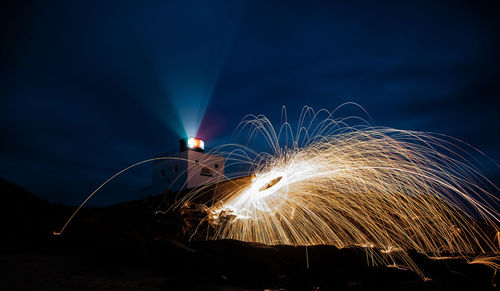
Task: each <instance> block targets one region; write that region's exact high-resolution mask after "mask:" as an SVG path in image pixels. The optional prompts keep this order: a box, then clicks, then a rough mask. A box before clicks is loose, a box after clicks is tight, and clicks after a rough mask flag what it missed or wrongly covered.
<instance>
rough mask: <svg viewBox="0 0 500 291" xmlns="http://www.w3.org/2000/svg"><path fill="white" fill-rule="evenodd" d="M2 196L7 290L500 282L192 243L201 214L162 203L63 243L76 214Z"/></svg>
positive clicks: (449, 270) (14, 194)
mask: <svg viewBox="0 0 500 291" xmlns="http://www.w3.org/2000/svg"><path fill="white" fill-rule="evenodd" d="M1 187H2V189H3V191H2V192H3V193H10V195H9V196H2V199H3V200H2V203H1V205H2V206H1V209H0V211H2V214H3V216H4V217H3V219H2V222H1V223H2V227H3V229H4V230H5V232H4V234H3V235H4V237H2V240H1V242H0V247H1V249H0V250H1V251H0V274H2V276H1V278H2V279H1V281H0V289H2V290H264V289H271V290H273V289H274V290H494V289H495V287H494V285H495V284H496V280H497V279H496V276H495V274H494V271H493V270H492V269H490V268H488V267H486V266H484V265H479V264H467V263H466V262H464V261H462V260H457V259H448V260H430V259H428V258H427V257H425V256H422V255H420V254H417V253H413V254H411V256H412V258H413V259H414V260H415V261H416V262H417V264H418V265H419V266H420V267H421V269H422V271H423V272H424V273H425V275H426V277H429V278H430V279H431V280H423V279H422V278H421V277H420V276H418V275H417V274H415V273H414V272H411V271H408V270H403V269H399V268H395V267H387V266H373V265H371V264H370V262H371V260H370V257H369V256H367V255H366V249H363V248H354V247H353V248H345V249H337V248H335V247H333V246H312V247H308V248H307V258H308V260H307V259H306V249H305V247H293V246H266V245H261V244H252V243H244V242H240V241H233V240H221V241H210V240H208V241H206V240H204V239H202V238H203V237H205V236H204V235H203V233H202V232H201V233H198V235H196V236H194V237H193V239H192V240H189V237H190V236H191V234H192V229H193V225H194V223H195V221H196V219H195V217H194V216H195V215H194V214H193V213H190V212H189V211H184V212H178V213H173V214H170V215H168V216H165V215H163V216H158V215H156V216H155V215H154V214H153V211H152V209H151V204H150V202H152V201H135V202H131V203H126V204H120V205H115V206H112V207H107V208H102V209H85V211H83V212H82V213H81V215H80V216H79V217H78V219H77V220H76V221H75V223H74V224H72V226H71V228H69V229H68V231H67V232H65V233H64V235H63V236H60V237H56V236H53V235H51V232H52V231H53V230H54V229H55V226H60V225H61V224H62V222H64V219H65V218H67V215H69V214H70V212H71V211H72V210H73V208H72V207H65V206H61V205H54V204H50V203H47V202H46V201H43V200H40V199H37V198H36V197H34V196H32V195H30V194H29V193H26V192H24V191H23V190H22V189H19V188H17V187H15V186H13V185H11V184H8V183H6V182H2V185H1ZM2 195H4V194H2ZM7 197H8V198H7ZM307 261H308V262H309V266H308V265H307Z"/></svg>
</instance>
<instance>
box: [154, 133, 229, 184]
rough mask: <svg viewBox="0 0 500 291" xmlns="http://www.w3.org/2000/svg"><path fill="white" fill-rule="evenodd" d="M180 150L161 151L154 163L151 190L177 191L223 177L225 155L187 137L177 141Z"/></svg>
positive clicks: (214, 181)
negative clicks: (206, 151) (207, 150)
mask: <svg viewBox="0 0 500 291" xmlns="http://www.w3.org/2000/svg"><path fill="white" fill-rule="evenodd" d="M179 145H180V147H179V152H177V153H176V154H163V155H161V156H160V157H168V159H159V160H156V161H155V162H154V163H153V184H152V191H153V193H154V194H161V193H164V192H165V191H166V190H171V191H179V190H183V189H190V188H194V187H199V186H203V185H209V184H213V183H217V182H220V181H222V180H224V163H225V158H224V157H220V156H216V155H213V154H207V153H205V141H204V140H202V139H199V138H195V137H190V138H185V139H181V140H180V141H179Z"/></svg>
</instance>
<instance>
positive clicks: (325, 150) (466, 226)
mask: <svg viewBox="0 0 500 291" xmlns="http://www.w3.org/2000/svg"><path fill="white" fill-rule="evenodd" d="M325 112H326V118H324V119H322V120H318V119H319V117H318V116H319V113H323V114H324V113H325ZM308 117H310V119H308ZM347 120H348V119H346V118H343V119H334V118H333V117H332V113H330V112H327V111H326V110H321V111H319V112H315V111H314V110H312V109H311V108H309V107H306V108H305V109H304V110H303V112H302V114H301V116H300V117H299V124H298V126H297V129H296V130H295V131H294V130H292V128H291V125H290V124H289V123H288V122H286V121H285V122H284V125H283V126H282V127H281V128H279V130H275V129H274V127H273V125H272V123H271V122H270V121H269V119H267V118H266V117H265V116H262V115H260V116H253V115H250V116H247V118H246V119H244V120H243V121H242V123H241V124H240V127H248V128H249V129H250V133H251V136H253V135H255V134H257V133H261V134H262V135H263V136H264V138H266V140H267V142H268V143H269V145H270V147H271V148H272V149H273V153H272V154H257V155H255V157H253V159H252V158H251V155H243V154H234V153H233V154H234V155H235V156H236V157H233V159H234V160H236V161H238V162H239V163H241V162H246V163H248V164H249V165H250V167H251V168H252V170H251V174H252V178H251V179H246V180H244V182H243V183H239V184H238V185H236V184H235V185H234V186H233V187H220V188H218V189H217V193H216V196H217V199H216V200H214V201H218V202H215V203H213V204H212V205H207V206H208V207H207V208H206V209H207V217H208V219H209V220H210V221H211V226H213V227H214V230H213V232H214V233H213V238H214V239H236V240H241V241H247V242H258V243H264V244H269V245H276V244H286V245H305V246H307V245H318V244H328V245H334V246H337V247H339V248H344V247H348V246H371V247H373V248H374V249H377V250H380V251H378V252H376V251H374V250H373V251H370V252H372V254H370V255H372V256H374V260H375V261H377V262H378V263H380V264H385V265H398V266H400V267H404V268H409V269H411V270H414V271H416V272H417V273H419V274H420V275H421V276H422V277H423V278H425V274H423V273H422V272H421V270H420V269H419V267H418V266H417V265H416V264H415V263H414V262H413V261H412V259H411V258H410V256H409V255H408V250H416V251H417V252H419V253H423V254H427V255H428V256H429V257H436V258H439V257H443V256H444V255H445V254H448V255H449V254H452V256H453V257H461V258H464V259H467V260H468V261H469V262H473V263H476V262H487V264H486V265H489V266H490V267H493V268H497V267H498V263H496V262H497V261H498V256H497V255H498V254H499V247H498V244H496V243H495V242H494V238H491V237H489V236H488V234H486V233H485V232H484V230H483V228H482V227H480V226H478V225H477V223H475V222H474V221H475V217H477V216H479V218H480V219H482V220H484V221H485V223H486V225H488V227H490V228H492V229H493V230H495V233H496V232H497V231H498V222H499V215H498V213H497V212H496V211H495V209H498V208H497V206H498V200H499V199H498V197H496V196H495V195H494V194H492V193H490V192H489V191H488V190H487V189H489V188H488V187H490V188H493V189H495V190H496V191H498V187H496V186H495V185H494V184H492V183H491V182H489V181H488V180H487V179H486V178H485V177H483V176H482V175H481V174H480V172H479V171H478V170H477V169H476V167H475V166H474V165H473V164H472V163H471V162H469V161H468V160H467V159H466V158H465V157H466V156H467V155H468V154H469V153H468V152H467V151H465V150H463V149H462V148H461V147H459V146H457V145H456V144H454V143H452V142H450V141H448V140H447V139H445V138H444V137H443V136H438V135H432V134H428V133H422V132H415V131H407V130H397V129H392V128H385V127H373V126H370V125H362V126H350V125H348V124H347ZM284 134H287V139H286V141H287V144H286V146H282V145H280V140H282V139H283V135H284ZM289 139H291V146H290V143H289V142H288V141H289ZM228 160H230V158H228ZM204 190H205V189H204V188H202V189H195V190H193V191H192V193H191V194H189V195H188V196H186V198H185V199H186V200H189V199H190V197H193V196H196V195H198V194H199V192H200V191H204ZM473 253H481V254H484V255H485V256H486V257H487V256H488V255H490V254H491V255H492V256H491V259H481V260H478V259H475V260H473V261H471V260H470V259H468V258H469V257H470V256H469V254H473Z"/></svg>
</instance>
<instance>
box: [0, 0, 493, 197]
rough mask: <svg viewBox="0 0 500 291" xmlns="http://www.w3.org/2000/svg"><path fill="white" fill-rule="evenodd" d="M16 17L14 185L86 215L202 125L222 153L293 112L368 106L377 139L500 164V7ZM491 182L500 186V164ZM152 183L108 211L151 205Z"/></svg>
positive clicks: (8, 140)
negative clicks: (477, 154)
mask: <svg viewBox="0 0 500 291" xmlns="http://www.w3.org/2000/svg"><path fill="white" fill-rule="evenodd" d="M12 2H13V3H10V4H5V3H4V4H1V5H2V7H0V11H1V12H0V13H1V15H0V21H1V51H0V94H1V103H0V104H1V107H0V110H1V111H0V116H1V117H0V118H1V137H2V142H1V151H0V165H1V166H0V177H2V178H4V179H7V180H10V181H12V182H14V183H17V184H19V185H21V186H23V187H25V188H26V189H28V190H30V191H32V192H33V193H35V194H37V195H39V196H41V197H43V198H46V199H49V200H51V201H56V202H62V203H71V204H75V203H78V202H80V201H81V200H82V199H83V198H84V197H85V196H86V195H87V194H88V193H89V192H90V191H91V190H93V189H94V188H95V187H96V186H98V185H99V184H100V183H101V182H102V181H104V180H105V179H106V178H107V177H109V176H110V175H112V174H113V173H114V172H115V171H117V170H119V169H121V168H123V167H125V166H128V165H129V164H131V163H134V162H136V161H139V160H142V159H147V158H150V157H153V156H155V155H157V154H158V153H161V152H164V151H167V150H170V149H175V148H177V146H178V140H179V138H180V137H183V135H186V131H188V132H189V131H195V128H196V127H197V125H198V124H201V127H200V131H199V135H200V136H202V137H204V138H206V139H207V144H208V146H214V145H217V144H220V143H226V142H229V141H230V139H229V137H230V136H231V134H232V133H233V130H234V129H235V126H236V125H237V124H238V122H239V121H240V119H241V118H242V117H243V116H244V115H245V114H247V113H256V114H258V113H263V114H266V115H269V116H271V117H272V119H274V120H275V121H279V120H280V110H281V106H282V105H286V106H287V108H288V112H289V117H290V119H292V118H293V117H296V116H298V114H299V112H300V109H301V108H302V106H303V105H309V106H312V107H314V108H317V109H319V108H328V109H333V108H335V107H337V106H338V105H340V104H341V103H343V102H348V101H352V102H356V103H359V104H360V105H362V106H363V107H364V108H365V109H366V110H367V111H368V112H369V113H370V114H371V116H372V118H373V119H374V121H375V124H376V125H380V126H389V127H395V128H400V129H411V130H421V131H431V132H437V133H444V134H448V135H451V136H454V137H457V138H459V139H461V140H464V141H466V142H468V143H470V144H472V145H474V146H476V147H477V148H479V149H481V150H483V151H484V152H485V153H486V154H487V155H488V156H490V157H491V158H492V159H493V160H495V161H497V162H498V161H500V137H499V133H500V131H499V125H500V117H499V108H500V96H499V95H500V94H499V93H498V92H499V91H500V71H499V69H500V59H499V54H498V52H499V51H500V41H499V24H500V10H499V6H498V5H496V4H495V2H496V1H470V2H460V1H449V2H447V1H439V3H437V2H438V1H415V2H410V1H388V2H386V1H370V2H369V3H364V2H357V1H345V2H339V1H324V2H316V1H247V2H239V3H236V1H206V2H201V1H194V2H191V3H184V2H188V1H157V3H149V4H140V3H138V2H139V1H129V2H127V1H116V2H115V3H101V2H107V1H81V2H80V3H70V2H72V1H12ZM109 2H113V1H109ZM333 2H336V3H333ZM205 108H206V111H205ZM203 112H204V114H203ZM352 113H359V112H349V111H346V112H344V113H343V114H345V115H350V114H352ZM202 119H203V121H202ZM484 171H485V173H486V175H487V176H488V177H490V178H491V179H492V180H494V181H496V183H497V184H498V183H499V182H500V171H499V169H498V167H497V166H495V164H494V163H490V164H487V165H485V170H484ZM149 174H150V167H149V166H145V167H143V168H140V169H137V170H135V171H132V172H131V173H130V174H129V175H127V176H126V177H122V178H120V179H118V180H117V181H116V182H115V183H113V184H112V185H110V186H109V187H107V188H105V189H104V191H103V192H102V193H101V194H100V196H98V197H96V199H95V200H94V201H93V204H94V205H103V204H107V203H112V202H117V201H123V200H129V199H133V198H137V197H138V196H137V195H138V194H137V189H139V188H141V187H143V186H147V185H146V184H147V183H149V178H150V177H149Z"/></svg>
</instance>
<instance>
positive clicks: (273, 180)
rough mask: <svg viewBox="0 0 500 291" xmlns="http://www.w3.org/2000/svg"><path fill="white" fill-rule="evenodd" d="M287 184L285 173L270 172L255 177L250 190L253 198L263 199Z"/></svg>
mask: <svg viewBox="0 0 500 291" xmlns="http://www.w3.org/2000/svg"><path fill="white" fill-rule="evenodd" d="M285 184H286V177H285V173H283V172H269V173H267V174H264V175H261V176H257V177H255V178H254V180H253V182H252V186H251V187H250V189H249V191H250V192H251V193H252V198H254V199H262V198H264V197H267V196H269V195H271V194H273V193H275V192H276V191H278V190H280V189H281V188H282V187H283V186H284V185H285Z"/></svg>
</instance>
